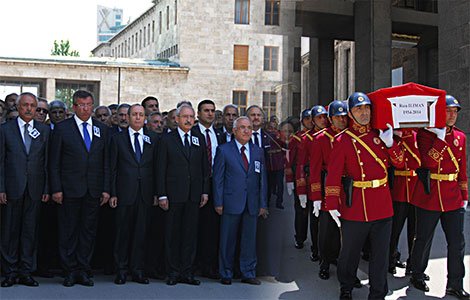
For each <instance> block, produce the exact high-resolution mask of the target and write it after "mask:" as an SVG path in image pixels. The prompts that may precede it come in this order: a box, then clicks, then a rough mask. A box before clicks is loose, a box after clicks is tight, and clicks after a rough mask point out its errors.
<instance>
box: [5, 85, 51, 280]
mask: <svg viewBox="0 0 470 300" xmlns="http://www.w3.org/2000/svg"><path fill="white" fill-rule="evenodd" d="M16 106H17V107H18V113H19V117H18V118H16V119H15V120H11V121H10V122H7V123H5V124H3V125H2V126H1V128H0V204H1V205H2V212H1V224H2V227H1V254H2V261H3V262H2V263H3V271H4V273H5V280H3V281H2V283H1V286H2V287H10V286H12V285H13V284H15V283H17V282H18V283H20V284H23V285H27V286H38V285H39V284H38V282H37V281H36V280H34V279H33V278H32V277H31V273H32V272H33V271H34V270H35V268H36V240H35V238H36V231H37V215H38V211H39V207H40V206H39V204H40V203H41V201H43V202H47V201H48V200H49V195H48V182H47V150H48V142H49V131H50V130H49V127H48V126H46V125H44V124H41V123H39V122H37V121H34V120H33V118H34V115H35V112H36V108H37V106H38V101H37V98H36V96H35V95H33V94H31V93H23V94H21V95H20V96H19V97H18V99H17V100H16ZM7 172H8V176H6V175H7Z"/></svg>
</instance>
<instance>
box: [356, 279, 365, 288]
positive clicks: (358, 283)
mask: <svg viewBox="0 0 470 300" xmlns="http://www.w3.org/2000/svg"><path fill="white" fill-rule="evenodd" d="M362 286H363V285H362V283H361V280H359V278H356V281H355V282H354V288H356V289H360V288H362Z"/></svg>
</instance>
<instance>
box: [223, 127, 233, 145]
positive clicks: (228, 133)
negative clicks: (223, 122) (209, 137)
mask: <svg viewBox="0 0 470 300" xmlns="http://www.w3.org/2000/svg"><path fill="white" fill-rule="evenodd" d="M224 134H225V140H226V141H227V143H230V142H231V141H232V134H231V133H230V132H228V131H227V129H225V126H224Z"/></svg>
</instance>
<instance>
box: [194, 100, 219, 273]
mask: <svg viewBox="0 0 470 300" xmlns="http://www.w3.org/2000/svg"><path fill="white" fill-rule="evenodd" d="M197 117H198V121H199V122H198V124H197V125H196V126H194V127H195V129H197V130H199V132H200V133H201V134H202V135H203V136H204V138H205V141H206V152H207V161H208V163H209V184H210V183H211V180H212V165H213V164H214V157H215V151H216V149H217V146H218V145H221V144H223V143H224V139H223V133H222V132H221V131H220V130H218V129H215V128H214V125H213V123H214V120H215V103H214V101H212V100H209V99H206V100H202V101H201V102H199V104H198V106H197ZM209 191H211V189H210V188H209ZM213 207H214V205H213V200H212V193H211V192H209V202H208V204H207V205H205V206H204V207H203V208H201V211H200V221H199V234H198V235H199V238H198V252H197V257H196V261H197V263H199V268H200V270H201V273H202V276H204V277H207V278H211V279H219V271H218V267H217V264H218V253H219V226H220V217H219V215H217V213H216V212H215V211H214V209H213Z"/></svg>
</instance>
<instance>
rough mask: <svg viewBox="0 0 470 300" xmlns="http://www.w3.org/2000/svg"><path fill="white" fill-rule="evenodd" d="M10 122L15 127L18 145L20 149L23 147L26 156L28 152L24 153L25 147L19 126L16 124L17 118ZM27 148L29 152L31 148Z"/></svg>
mask: <svg viewBox="0 0 470 300" xmlns="http://www.w3.org/2000/svg"><path fill="white" fill-rule="evenodd" d="M17 118H19V117H17ZM11 123H12V125H13V126H14V127H15V129H14V130H16V136H17V138H18V142H19V143H20V147H21V149H23V152H24V154H25V155H26V156H27V155H28V154H27V153H26V147H25V146H24V142H23V139H22V138H21V132H20V126H18V119H15V121H13V122H11ZM29 150H30V152H31V148H30V149H29Z"/></svg>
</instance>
